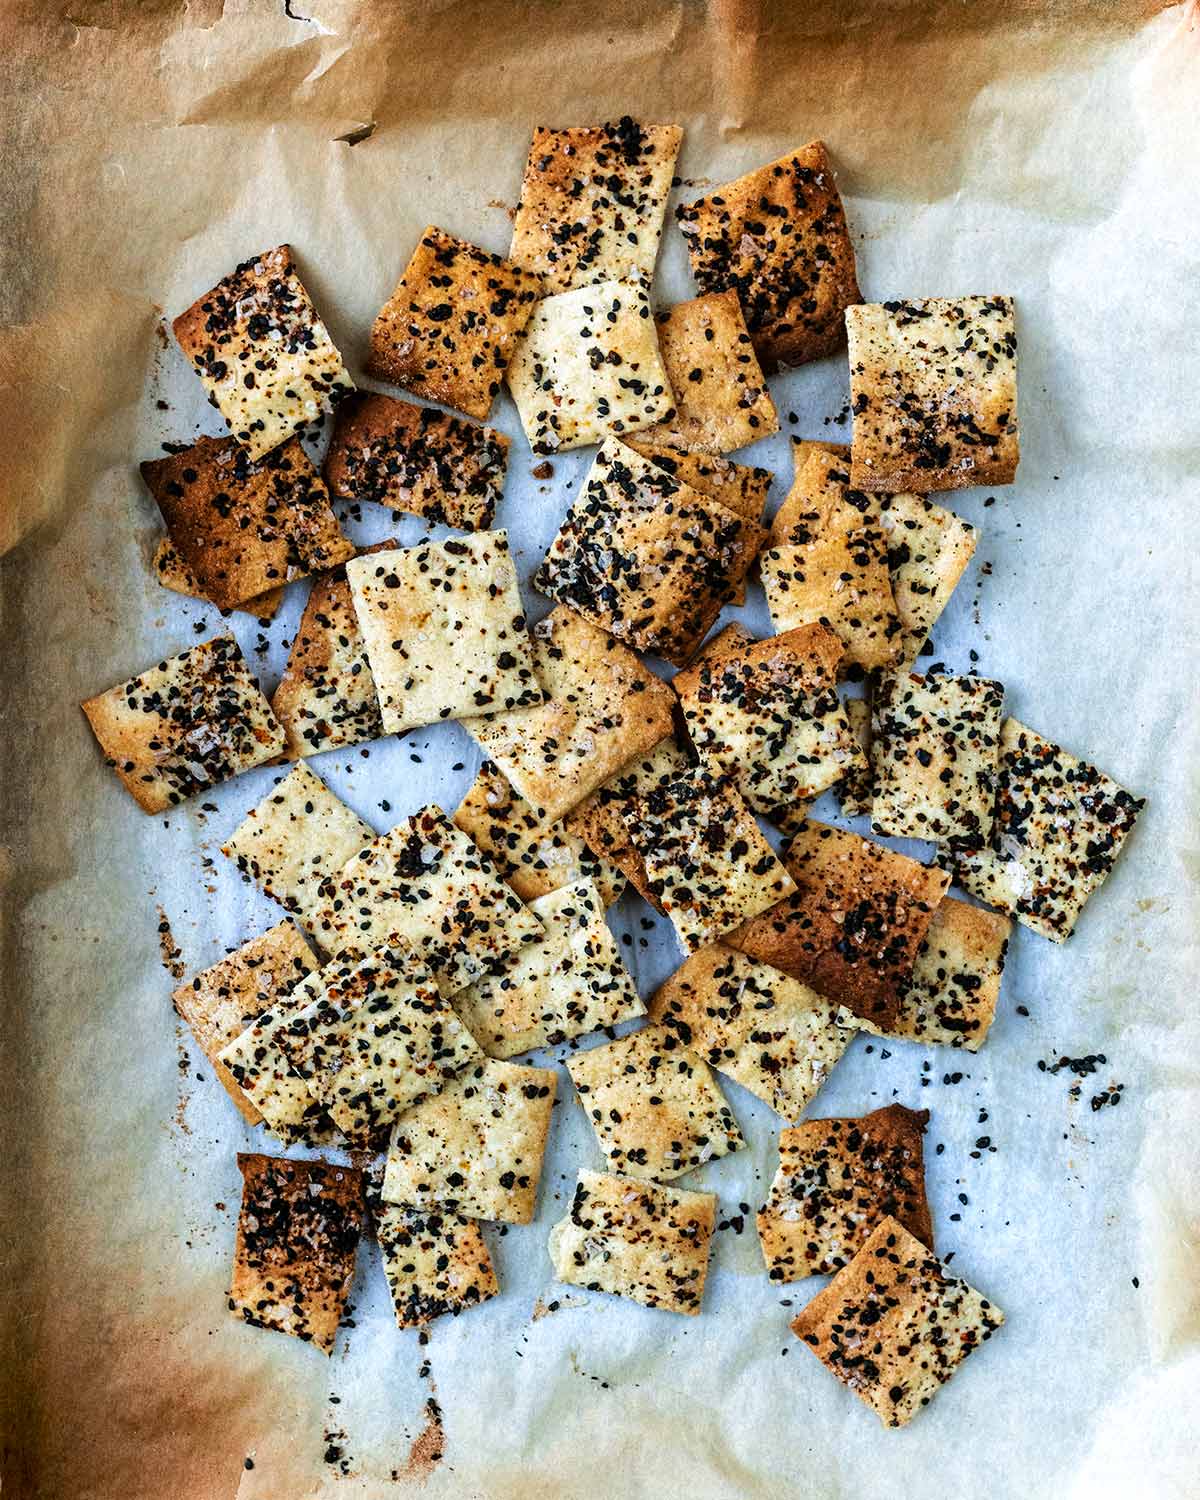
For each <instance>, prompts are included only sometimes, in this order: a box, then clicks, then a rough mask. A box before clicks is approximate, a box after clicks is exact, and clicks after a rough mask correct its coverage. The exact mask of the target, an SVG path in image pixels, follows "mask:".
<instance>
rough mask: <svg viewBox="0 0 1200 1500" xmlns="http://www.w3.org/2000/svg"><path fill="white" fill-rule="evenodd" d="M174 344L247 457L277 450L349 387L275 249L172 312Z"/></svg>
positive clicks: (292, 272) (283, 250)
mask: <svg viewBox="0 0 1200 1500" xmlns="http://www.w3.org/2000/svg"><path fill="white" fill-rule="evenodd" d="M174 329H175V337H176V338H177V339H178V340H179V346H180V348H181V349H182V350H183V352H184V353H185V354H186V355H187V357H188V358H189V359H190V360H191V362H192V364H193V365H194V366H195V368H196V373H197V374H198V375H199V376H200V379H201V380H202V381H203V382H204V385H205V388H206V389H207V391H208V393H209V395H210V396H211V397H212V398H213V400H214V401H215V403H216V406H217V410H218V411H219V412H220V413H221V415H222V416H223V417H224V418H225V420H226V421H227V422H228V423H229V426H230V429H231V431H232V432H233V435H234V437H235V438H236V439H237V441H238V442H239V443H240V444H241V445H242V447H243V448H244V449H245V450H246V453H247V455H248V456H249V457H250V458H251V459H259V458H262V456H263V455H264V454H265V453H270V451H271V449H272V448H278V447H279V445H280V443H283V442H286V440H287V439H288V438H290V437H291V436H292V435H293V433H295V432H297V431H298V430H299V429H300V428H301V427H304V426H306V425H307V424H308V423H310V422H314V421H316V419H317V418H318V417H319V416H320V415H321V414H322V412H326V411H329V410H330V409H331V408H332V407H334V406H336V405H337V403H338V402H339V401H340V400H342V399H343V398H344V397H345V396H346V395H347V394H348V393H349V392H350V391H352V390H353V389H354V382H353V381H352V380H351V379H350V376H349V375H348V374H347V373H346V368H345V366H344V365H343V364H342V356H341V355H340V354H339V353H338V351H337V350H336V349H335V348H334V347H333V343H332V341H331V340H330V337H329V333H328V331H327V329H326V327H325V325H324V323H322V322H321V320H320V318H319V317H318V316H317V312H316V308H314V307H313V305H312V301H311V299H310V297H309V295H308V293H307V292H306V291H305V289H304V286H303V284H302V283H301V281H300V278H299V277H298V276H297V275H296V267H295V264H294V262H293V260H292V247H291V246H290V245H280V246H278V248H276V249H274V250H268V251H266V252H265V253H264V254H262V255H260V256H259V257H258V258H257V259H256V260H247V261H243V262H242V264H241V265H240V266H238V267H237V269H236V270H235V271H234V272H233V274H232V275H231V276H227V277H226V278H225V280H224V281H221V282H219V283H218V284H217V285H216V286H215V287H214V288H213V289H212V291H211V292H209V293H207V295H206V296H203V297H201V298H200V300H199V301H198V302H195V303H193V304H192V306H191V307H189V308H188V310H187V312H185V313H180V315H179V317H177V318H176V319H175V323H174Z"/></svg>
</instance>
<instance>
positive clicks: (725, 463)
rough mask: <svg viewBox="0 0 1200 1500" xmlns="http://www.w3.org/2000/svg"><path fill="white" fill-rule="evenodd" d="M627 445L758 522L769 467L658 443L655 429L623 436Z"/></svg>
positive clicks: (750, 519)
mask: <svg viewBox="0 0 1200 1500" xmlns="http://www.w3.org/2000/svg"><path fill="white" fill-rule="evenodd" d="M624 441H625V444H626V446H627V447H629V448H632V449H633V450H634V452H635V453H640V454H641V455H642V457H643V458H648V459H649V460H650V462H651V463H653V464H657V465H658V467H659V468H660V469H666V471H667V473H668V474H671V475H674V477H675V478H676V479H678V480H680V481H682V483H684V484H686V485H688V486H689V487H690V488H691V489H693V490H697V491H698V492H699V493H700V494H701V495H708V496H709V497H710V499H713V500H719V501H720V502H721V504H722V505H723V506H724V507H725V509H726V510H731V511H733V512H734V513H735V514H736V515H739V516H742V517H744V518H745V519H746V520H747V521H754V522H755V523H758V522H759V521H761V520H762V514H763V509H764V507H765V506H766V503H767V495H768V494H769V493H770V489H771V480H772V479H773V478H774V477H775V476H774V475H773V474H772V473H771V471H770V469H762V468H759V467H758V466H757V465H752V464H735V463H734V462H733V460H732V459H729V458H724V457H722V455H721V454H719V453H700V452H688V451H687V450H686V449H683V448H679V447H676V446H675V445H674V444H673V443H669V442H660V441H658V440H657V439H656V438H655V437H654V429H653V428H651V429H650V430H649V431H646V432H633V433H630V435H629V436H628V437H627V438H625V439H624Z"/></svg>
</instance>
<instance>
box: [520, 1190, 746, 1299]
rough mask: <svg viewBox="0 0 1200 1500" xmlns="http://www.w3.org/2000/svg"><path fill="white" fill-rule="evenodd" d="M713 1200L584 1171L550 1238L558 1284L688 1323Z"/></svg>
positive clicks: (703, 1265) (704, 1264)
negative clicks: (685, 1317)
mask: <svg viewBox="0 0 1200 1500" xmlns="http://www.w3.org/2000/svg"><path fill="white" fill-rule="evenodd" d="M716 1216H717V1195H716V1194H715V1193H690V1192H687V1191H685V1190H684V1189H683V1188H674V1187H660V1186H659V1184H658V1183H656V1182H644V1181H639V1180H638V1179H637V1178H636V1177H618V1176H616V1175H615V1174H614V1173H609V1172H585V1171H581V1172H580V1174H579V1181H578V1183H577V1184H576V1187H575V1193H574V1196H573V1198H572V1199H571V1209H570V1212H569V1213H568V1214H567V1216H566V1218H565V1219H560V1220H559V1222H558V1223H557V1224H556V1225H555V1226H554V1228H553V1229H552V1230H551V1231H550V1245H549V1249H550V1261H551V1264H552V1265H553V1267H554V1274H555V1276H557V1278H558V1279H559V1281H566V1282H569V1283H570V1284H571V1285H573V1286H582V1287H586V1288H587V1290H588V1291H590V1292H610V1293H612V1294H613V1295H614V1296H617V1297H629V1298H630V1299H631V1300H632V1301H634V1302H640V1303H642V1305H643V1306H645V1307H661V1308H665V1309H666V1310H667V1311H668V1312H677V1313H686V1314H687V1315H688V1316H689V1317H695V1316H696V1314H697V1313H699V1311H700V1307H701V1303H702V1302H703V1300H704V1281H705V1277H706V1276H707V1274H708V1251H709V1246H710V1243H711V1241H712V1234H713V1226H714V1224H715V1223H716Z"/></svg>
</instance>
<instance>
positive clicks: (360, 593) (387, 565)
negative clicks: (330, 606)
mask: <svg viewBox="0 0 1200 1500" xmlns="http://www.w3.org/2000/svg"><path fill="white" fill-rule="evenodd" d="M346 578H347V580H348V581H349V584H350V595H351V598H352V599H353V601H354V612H355V614H356V615H357V616H358V627H359V630H360V631H361V632H362V637H363V643H364V645H365V646H366V650H367V658H368V660H369V661H370V663H371V673H372V675H373V677H374V678H375V687H376V690H377V691H378V694H379V709H380V713H381V715H382V718H383V727H384V729H385V730H386V731H387V733H388V734H403V733H404V732H405V731H406V730H409V729H416V728H419V727H420V726H421V725H424V724H439V723H441V722H442V721H443V720H444V719H465V718H471V717H473V716H476V715H479V714H490V713H497V712H499V711H501V710H511V709H514V708H525V707H529V706H531V705H533V704H537V703H541V702H542V699H543V694H542V689H541V687H540V686H539V684H538V680H537V674H536V672H535V671H534V661H533V649H532V647H531V646H530V643H529V636H528V633H527V632H526V629H525V611H524V606H523V605H522V603H521V593H520V589H519V588H518V586H517V570H516V568H515V567H514V566H513V561H512V556H511V554H510V553H509V549H508V533H507V532H506V531H485V532H480V533H477V534H476V535H474V536H464V537H455V538H452V539H451V540H449V541H445V542H440V543H434V542H425V543H422V544H421V545H420V546H417V547H410V548H408V549H407V550H400V549H397V550H396V551H393V552H376V553H374V554H373V555H372V556H370V557H356V558H354V559H353V560H352V561H351V562H348V563H347V564H346Z"/></svg>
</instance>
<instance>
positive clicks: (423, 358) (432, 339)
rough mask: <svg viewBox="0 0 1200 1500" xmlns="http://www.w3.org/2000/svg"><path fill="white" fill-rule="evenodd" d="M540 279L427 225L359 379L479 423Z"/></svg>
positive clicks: (378, 323)
mask: <svg viewBox="0 0 1200 1500" xmlns="http://www.w3.org/2000/svg"><path fill="white" fill-rule="evenodd" d="M541 295H542V283H541V278H540V277H538V276H534V275H531V274H530V273H529V272H528V271H523V270H522V269H521V267H520V266H515V265H513V264H512V263H511V262H510V261H506V260H504V259H503V257H502V256H499V255H492V254H490V253H489V252H488V251H487V250H481V249H480V248H479V247H478V246H477V245H472V244H469V243H468V242H467V241H466V240H459V239H455V238H454V236H453V235H449V234H447V233H446V232H445V230H442V229H437V228H435V227H434V226H433V225H432V224H431V225H430V226H429V227H428V228H427V229H426V230H425V233H424V234H423V235H422V236H421V240H420V243H419V244H418V245H417V248H416V249H415V250H414V251H413V253H412V257H411V259H410V260H409V262H408V265H407V266H406V267H405V269H404V275H403V276H402V277H401V278H400V283H399V285H398V286H397V287H396V290H395V291H394V292H393V293H392V295H391V296H390V297H389V298H388V300H387V301H386V302H385V303H384V304H383V306H382V307H381V308H380V310H379V313H378V314H377V316H376V318H375V322H374V325H373V326H372V328H371V349H370V353H369V355H368V357H367V373H368V375H374V376H375V377H376V378H377V379H379V380H388V381H391V382H392V383H393V384H395V385H402V386H404V387H405V388H406V389H407V390H410V391H415V392H416V393H417V395H418V396H423V397H424V398H425V399H426V400H427V401H436V402H438V403H439V404H440V405H442V406H453V407H454V408H455V409H456V410H458V411H462V412H466V414H467V415H468V416H469V417H479V418H481V419H482V418H484V417H486V416H487V414H488V412H490V411H491V409H492V402H493V401H494V400H495V399H496V396H497V394H498V393H499V390H500V382H501V380H502V379H503V378H504V372H505V370H506V369H507V368H508V363H509V361H510V360H511V359H512V357H513V351H514V350H515V349H516V347H517V343H518V340H519V339H520V337H521V334H522V333H523V331H524V329H525V326H526V324H527V323H528V322H529V319H530V316H531V315H532V313H533V311H534V308H535V306H536V305H537V302H538V298H539V297H540V296H541Z"/></svg>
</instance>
